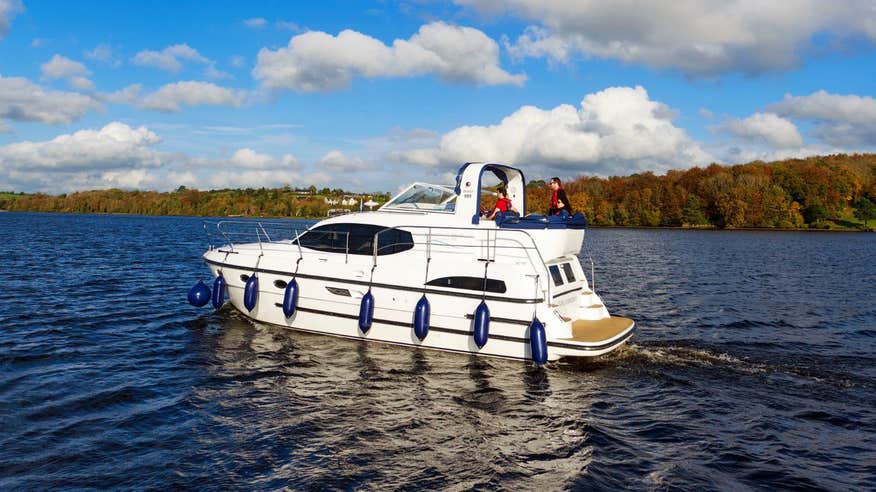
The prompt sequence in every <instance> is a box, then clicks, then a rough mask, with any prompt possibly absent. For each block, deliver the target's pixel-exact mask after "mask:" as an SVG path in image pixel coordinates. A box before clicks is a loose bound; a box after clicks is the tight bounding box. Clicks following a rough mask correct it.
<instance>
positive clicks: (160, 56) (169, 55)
mask: <svg viewBox="0 0 876 492" xmlns="http://www.w3.org/2000/svg"><path fill="white" fill-rule="evenodd" d="M133 61H134V64H136V65H141V66H145V67H153V68H159V69H161V70H167V71H168V72H179V71H180V70H182V66H183V62H184V61H190V62H194V63H200V64H204V65H208V64H210V63H211V61H210V59H209V58H207V57H205V56H203V55H201V54H200V53H198V50H196V49H194V48H192V47H191V46H189V45H187V44H175V45H173V46H168V47H167V48H164V49H163V50H161V51H152V50H143V51H141V52H139V53H137V54H136V55H135V56H134V60H133Z"/></svg>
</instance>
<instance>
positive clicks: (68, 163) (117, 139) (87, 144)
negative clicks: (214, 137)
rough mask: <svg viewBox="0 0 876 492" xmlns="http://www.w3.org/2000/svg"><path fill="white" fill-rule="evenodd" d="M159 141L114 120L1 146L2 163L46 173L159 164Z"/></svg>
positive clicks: (18, 168) (154, 135)
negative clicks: (74, 130)
mask: <svg viewBox="0 0 876 492" xmlns="http://www.w3.org/2000/svg"><path fill="white" fill-rule="evenodd" d="M159 141H160V139H159V138H158V136H157V135H156V134H155V133H153V132H152V131H150V130H149V129H147V128H145V127H142V126H141V127H140V128H131V127H129V126H128V125H126V124H124V123H119V122H115V121H114V122H112V123H109V124H108V125H106V126H104V127H103V128H101V129H100V130H80V131H77V132H75V133H72V134H65V135H59V136H57V137H55V138H53V139H52V140H48V141H44V142H30V141H25V142H18V143H12V144H8V145H4V146H2V147H0V164H2V166H0V167H3V168H5V169H13V170H18V171H24V172H34V171H37V172H46V173H51V172H75V171H95V170H97V171H105V170H113V169H126V168H131V167H157V166H160V165H162V162H163V161H162V155H161V154H160V153H158V152H156V151H155V150H153V149H152V146H154V145H155V144H157V143H158V142H159ZM55 179H57V178H55Z"/></svg>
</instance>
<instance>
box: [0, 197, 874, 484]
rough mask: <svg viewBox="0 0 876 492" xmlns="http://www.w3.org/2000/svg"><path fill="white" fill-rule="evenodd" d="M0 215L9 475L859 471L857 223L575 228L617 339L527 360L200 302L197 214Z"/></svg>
mask: <svg viewBox="0 0 876 492" xmlns="http://www.w3.org/2000/svg"><path fill="white" fill-rule="evenodd" d="M0 227H2V229H0V230H3V231H4V235H3V236H4V237H3V249H2V251H3V259H4V261H3V262H2V266H0V278H2V279H3V283H2V289H0V489H3V490H16V489H34V490H44V489H48V488H53V489H67V488H71V489H81V488H136V489H159V490H169V489H172V488H197V489H202V490H227V489H247V490H252V489H278V488H283V487H288V488H291V489H303V488H306V489H360V488H365V489H378V490H388V489H415V488H428V489H450V490H462V489H469V488H481V489H513V490H519V489H539V490H555V489H617V488H619V487H627V488H636V489H661V490H662V489H687V490H699V489H703V488H705V489H730V490H740V489H742V490H744V489H765V490H772V489H776V488H803V489H831V490H841V489H867V488H870V489H872V488H874V487H876V451H874V450H876V410H874V409H876V383H874V381H876V364H874V362H876V322H874V317H876V289H874V285H876V235H873V234H842V233H787V232H781V233H772V232H728V231H674V230H613V229H594V230H591V231H589V233H588V241H587V248H586V251H585V252H590V253H591V254H592V256H593V258H594V261H596V263H597V275H596V276H597V278H596V282H597V289H598V290H599V291H600V293H601V294H602V295H603V299H604V300H605V302H606V305H607V306H608V307H609V309H610V310H611V311H612V312H614V313H616V314H619V315H624V316H628V317H631V318H633V319H636V320H637V321H638V332H637V334H636V335H635V337H634V339H633V340H634V343H633V344H632V345H630V346H628V347H627V348H625V349H624V350H621V351H619V352H617V353H614V354H612V355H610V356H608V357H605V358H602V359H600V360H598V361H593V362H587V363H559V364H552V365H550V366H549V367H548V368H547V369H536V368H534V367H533V366H531V365H527V364H523V363H519V362H513V361H504V360H495V359H478V358H475V357H469V356H464V355H456V354H445V353H439V352H431V351H418V350H413V349H408V348H400V347H390V346H382V345H379V344H364V343H358V342H355V341H351V340H342V339H333V338H330V337H322V336H316V335H309V334H303V333H296V332H294V331H289V330H284V329H281V328H276V327H270V326H261V325H253V324H252V323H250V322H248V321H247V320H246V319H245V318H243V317H242V316H240V315H239V314H237V313H235V312H234V311H233V310H231V309H223V310H222V311H220V312H218V313H217V312H212V311H211V310H209V309H206V308H204V309H196V308H193V307H191V306H189V305H188V304H187V303H186V302H185V295H186V292H187V290H188V288H189V287H190V286H191V284H192V283H193V282H194V281H195V280H196V279H197V278H198V277H199V276H206V275H207V273H208V271H207V269H206V267H205V266H204V265H203V263H202V262H201V261H200V259H199V257H200V254H201V253H202V251H203V249H204V247H205V243H204V240H203V237H202V230H201V228H200V220H199V219H195V218H173V217H124V216H91V215H48V214H46V215H44V214H13V213H5V214H0ZM585 257H586V256H585ZM588 266H589V265H588Z"/></svg>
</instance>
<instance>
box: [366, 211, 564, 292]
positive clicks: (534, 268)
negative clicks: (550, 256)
mask: <svg viewBox="0 0 876 492" xmlns="http://www.w3.org/2000/svg"><path fill="white" fill-rule="evenodd" d="M406 229H426V236H427V244H426V248H427V254H428V252H430V251H431V246H432V240H431V238H432V237H435V234H433V229H438V230H456V231H475V232H485V233H486V234H487V237H488V238H489V234H490V232H491V231H492V230H491V229H486V228H480V227H458V226H422V225H398V226H392V227H387V228H386V229H381V230H380V231H377V232H376V233H375V234H374V238H373V239H372V268H376V267H377V257H378V256H379V255H378V251H379V248H378V244H379V238H380V234H382V233H384V232H388V231H391V230H406ZM492 232H495V233H496V238H495V240H494V241H493V248H494V251H493V260H492V261H495V257H496V253H495V248H499V246H498V236H499V233H503V234H508V235H510V234H511V233H517V234H523V235H524V236H525V237H526V239H529V243H530V244H531V245H532V246H527V245H525V244H523V243H522V242H520V241H518V240H517V239H516V238H508V239H509V240H511V241H513V242H515V243H517V244H519V245H520V247H519V248H514V249H522V250H524V251H527V254H526V259H527V260H528V262H529V265H530V267H531V268H532V271H533V272H534V273H535V274H536V275H537V276H538V277H539V279H541V278H545V279H548V278H551V276H550V272H549V270H548V266H547V265H546V264H545V261H544V257H543V256H542V255H541V251H540V250H539V249H538V245H537V244H536V242H535V239H534V238H533V237H532V236H531V235H530V234H529V233H528V232H526V231H524V230H521V229H496V230H495V231H492ZM422 235H423V234H418V236H422ZM444 236H449V237H457V236H454V235H449V234H445V235H438V236H437V237H444ZM396 244H402V243H393V244H388V245H384V247H389V246H394V245H396ZM404 244H408V243H404ZM453 247H456V248H480V247H483V246H482V245H480V246H476V245H453ZM502 248H503V249H509V248H511V247H509V246H502ZM529 251H535V254H536V255H537V256H538V260H539V265H540V268H539V266H538V265H536V263H535V262H534V261H533V259H532V258H531V257H530V255H529V253H528V252H529ZM486 260H487V261H488V262H489V261H490V252H489V245H488V246H487V258H486ZM540 271H542V272H544V273H545V276H542V275H541V274H540V273H539V272H540ZM545 287H546V288H545V290H546V294H547V299H551V290H552V289H551V284H550V282H549V281H547V280H545Z"/></svg>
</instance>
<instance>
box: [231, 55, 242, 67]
mask: <svg viewBox="0 0 876 492" xmlns="http://www.w3.org/2000/svg"><path fill="white" fill-rule="evenodd" d="M230 63H231V66H232V67H234V68H243V67H245V66H246V58H244V57H242V56H240V55H234V56H232V57H231V60H230Z"/></svg>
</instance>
